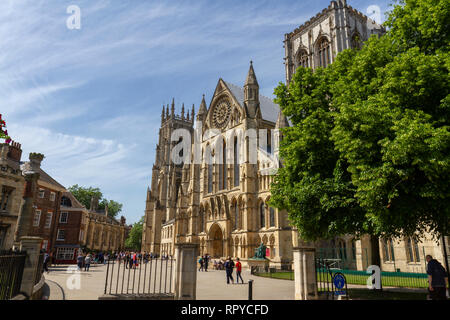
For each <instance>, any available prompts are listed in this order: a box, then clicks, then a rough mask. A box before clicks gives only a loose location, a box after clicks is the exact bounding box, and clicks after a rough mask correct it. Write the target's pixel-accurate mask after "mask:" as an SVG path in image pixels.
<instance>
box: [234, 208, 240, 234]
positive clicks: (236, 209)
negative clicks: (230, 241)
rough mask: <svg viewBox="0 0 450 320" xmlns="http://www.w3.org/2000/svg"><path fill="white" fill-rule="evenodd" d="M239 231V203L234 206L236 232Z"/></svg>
mask: <svg viewBox="0 0 450 320" xmlns="http://www.w3.org/2000/svg"><path fill="white" fill-rule="evenodd" d="M238 229H239V206H238V203H237V202H236V203H235V204H234V230H238Z"/></svg>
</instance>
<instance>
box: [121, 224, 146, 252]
mask: <svg viewBox="0 0 450 320" xmlns="http://www.w3.org/2000/svg"><path fill="white" fill-rule="evenodd" d="M143 226H144V217H142V218H141V220H139V222H136V223H135V224H134V225H133V227H132V228H131V230H130V233H129V234H128V238H127V239H126V240H125V247H126V248H128V249H133V250H138V251H140V250H141V245H142V230H143Z"/></svg>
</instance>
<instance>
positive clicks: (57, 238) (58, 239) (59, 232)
mask: <svg viewBox="0 0 450 320" xmlns="http://www.w3.org/2000/svg"><path fill="white" fill-rule="evenodd" d="M61 232H63V234H64V238H62V239H61V237H60V235H61ZM56 241H66V230H63V229H58V234H57V236H56Z"/></svg>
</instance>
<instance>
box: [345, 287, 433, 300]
mask: <svg viewBox="0 0 450 320" xmlns="http://www.w3.org/2000/svg"><path fill="white" fill-rule="evenodd" d="M348 296H349V297H350V299H352V300H426V299H427V293H422V292H392V291H384V290H383V291H377V290H368V289H348Z"/></svg>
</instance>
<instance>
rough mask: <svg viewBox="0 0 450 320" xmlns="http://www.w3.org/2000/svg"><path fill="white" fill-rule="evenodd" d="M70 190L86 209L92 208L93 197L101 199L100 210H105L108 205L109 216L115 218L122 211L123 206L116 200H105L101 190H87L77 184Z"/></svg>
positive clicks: (89, 188) (90, 188) (91, 188)
mask: <svg viewBox="0 0 450 320" xmlns="http://www.w3.org/2000/svg"><path fill="white" fill-rule="evenodd" d="M68 190H69V191H70V193H72V194H73V195H74V197H75V198H77V200H78V201H80V203H81V204H82V205H84V206H85V207H86V208H90V206H91V199H92V197H95V198H97V199H99V204H98V209H100V210H105V208H106V205H108V216H110V217H112V218H115V217H116V216H117V215H118V214H119V213H120V212H121V211H122V206H123V205H122V204H121V203H119V202H116V201H114V200H108V199H106V198H103V193H102V192H101V191H100V189H99V188H93V187H88V188H86V187H81V186H79V185H78V184H76V185H73V186H71V187H69V189H68Z"/></svg>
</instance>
